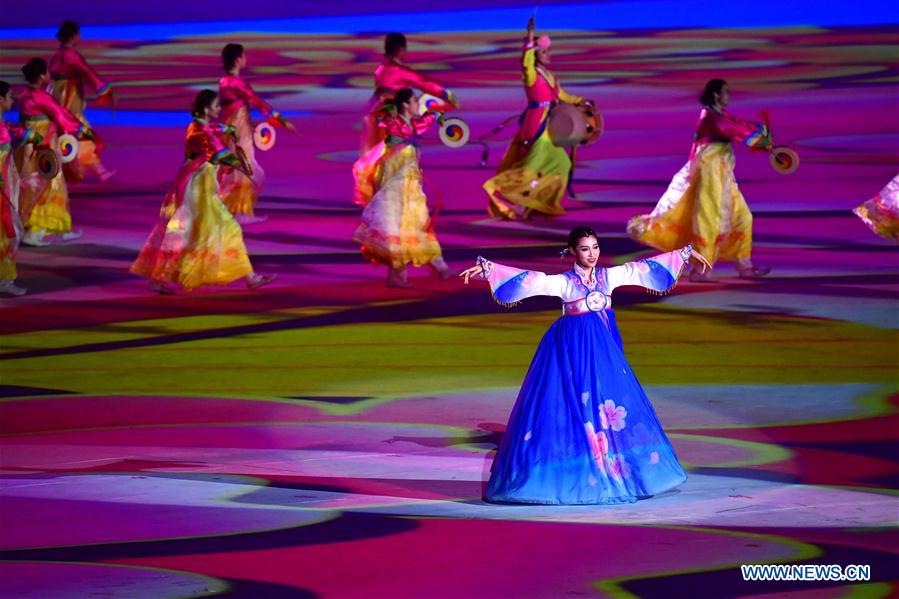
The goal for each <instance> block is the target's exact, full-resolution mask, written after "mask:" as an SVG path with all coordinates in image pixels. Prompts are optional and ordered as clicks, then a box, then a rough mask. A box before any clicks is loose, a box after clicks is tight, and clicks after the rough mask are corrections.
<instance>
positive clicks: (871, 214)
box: [852, 175, 899, 242]
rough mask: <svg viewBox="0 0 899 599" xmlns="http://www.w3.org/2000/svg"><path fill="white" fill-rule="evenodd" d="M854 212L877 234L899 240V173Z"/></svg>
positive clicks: (891, 239)
mask: <svg viewBox="0 0 899 599" xmlns="http://www.w3.org/2000/svg"><path fill="white" fill-rule="evenodd" d="M852 212H854V213H855V215H856V216H858V217H859V218H860V219H861V220H862V222H863V223H865V224H866V225H868V228H869V229H871V230H872V231H874V233H876V234H877V235H880V236H881V237H883V238H884V239H889V240H890V241H895V242H899V175H896V176H895V177H894V178H893V180H892V181H890V182H889V183H888V184H887V186H886V187H884V188H883V189H881V190H880V193H878V194H877V195H876V196H874V197H873V198H871V199H870V200H868V201H867V202H865V203H864V204H861V205H860V206H858V207H856V208H855V209H854V210H853V211H852Z"/></svg>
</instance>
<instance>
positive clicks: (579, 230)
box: [568, 225, 599, 249]
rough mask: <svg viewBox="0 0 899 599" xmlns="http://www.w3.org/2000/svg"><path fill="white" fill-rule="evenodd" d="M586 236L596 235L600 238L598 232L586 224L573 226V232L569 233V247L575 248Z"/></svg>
mask: <svg viewBox="0 0 899 599" xmlns="http://www.w3.org/2000/svg"><path fill="white" fill-rule="evenodd" d="M584 237H595V238H596V239H597V240H599V236H598V235H597V234H596V231H594V230H593V229H591V228H590V227H588V226H586V225H581V226H579V227H575V228H573V229H572V230H571V233H569V234H568V247H569V248H571V249H575V248H576V247H577V243H578V242H579V241H580V240H581V239H583V238H584Z"/></svg>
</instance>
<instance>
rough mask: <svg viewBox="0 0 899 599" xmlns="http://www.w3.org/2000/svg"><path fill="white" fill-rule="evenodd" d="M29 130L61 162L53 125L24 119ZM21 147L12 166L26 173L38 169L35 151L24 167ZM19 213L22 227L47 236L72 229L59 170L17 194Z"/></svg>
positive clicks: (67, 198)
mask: <svg viewBox="0 0 899 599" xmlns="http://www.w3.org/2000/svg"><path fill="white" fill-rule="evenodd" d="M26 126H27V127H28V128H29V129H34V130H35V131H36V132H37V133H39V134H40V135H42V136H43V138H44V142H43V143H44V144H46V145H47V146H48V147H50V148H52V149H53V150H54V151H55V152H56V157H57V159H58V160H59V162H60V164H62V160H61V157H60V156H59V143H58V140H57V136H56V125H55V124H54V123H53V122H52V121H50V120H49V119H47V120H46V121H44V120H41V121H32V122H26ZM24 151H25V147H24V146H20V147H19V148H18V149H17V150H16V166H17V167H18V169H19V171H26V172H29V173H36V172H38V169H37V154H38V153H37V152H36V151H35V152H32V153H31V156H30V158H29V162H30V164H28V165H27V168H25V166H26V165H25V164H23V163H24V161H25V153H24ZM19 215H20V216H21V218H22V222H23V223H24V225H25V230H26V231H28V232H34V231H38V230H41V229H43V230H44V232H45V233H46V234H47V235H60V234H62V233H68V232H69V231H71V230H72V215H71V214H70V213H69V192H68V190H67V189H66V180H65V177H64V175H63V172H62V169H60V171H59V173H58V174H57V175H56V176H55V177H53V179H51V180H50V181H44V180H41V182H40V185H37V186H31V185H26V186H25V187H24V188H23V189H22V193H21V195H20V196H19Z"/></svg>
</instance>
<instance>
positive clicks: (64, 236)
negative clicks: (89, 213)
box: [60, 229, 84, 241]
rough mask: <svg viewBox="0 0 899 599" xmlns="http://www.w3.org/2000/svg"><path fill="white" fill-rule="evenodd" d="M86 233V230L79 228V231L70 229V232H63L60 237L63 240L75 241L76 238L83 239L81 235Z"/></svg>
mask: <svg viewBox="0 0 899 599" xmlns="http://www.w3.org/2000/svg"><path fill="white" fill-rule="evenodd" d="M82 235H84V231H82V230H81V229H78V230H77V231H69V232H68V233H63V234H62V235H60V238H61V239H62V240H63V241H75V240H76V239H81V236H82Z"/></svg>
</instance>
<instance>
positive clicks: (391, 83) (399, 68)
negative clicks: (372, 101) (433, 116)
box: [375, 61, 446, 97]
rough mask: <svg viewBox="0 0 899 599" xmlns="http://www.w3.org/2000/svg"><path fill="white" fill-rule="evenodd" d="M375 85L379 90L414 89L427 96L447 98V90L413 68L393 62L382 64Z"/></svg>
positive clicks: (376, 72) (376, 75)
mask: <svg viewBox="0 0 899 599" xmlns="http://www.w3.org/2000/svg"><path fill="white" fill-rule="evenodd" d="M375 85H376V86H377V87H378V88H383V89H390V90H394V91H396V90H400V89H403V88H406V87H414V88H416V89H419V90H421V91H423V92H425V93H427V94H431V95H432V96H438V97H446V88H445V87H443V86H442V85H440V84H439V83H437V82H436V81H434V80H433V79H431V78H430V77H428V76H427V75H423V74H421V73H419V72H418V71H416V70H415V69H413V68H411V67H407V66H406V65H403V64H399V63H397V62H393V61H387V62H384V63H383V64H381V65H380V66H379V67H378V68H377V70H376V71H375Z"/></svg>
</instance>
